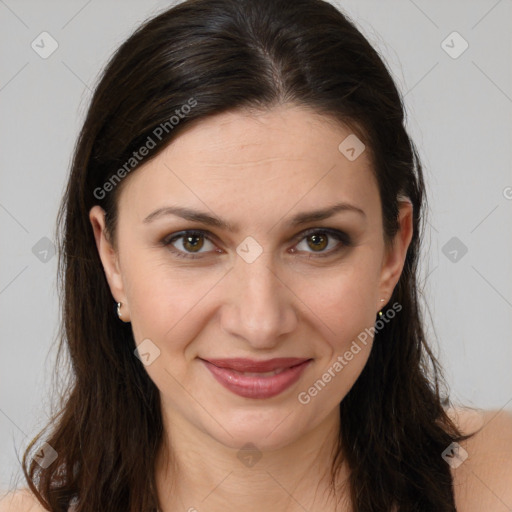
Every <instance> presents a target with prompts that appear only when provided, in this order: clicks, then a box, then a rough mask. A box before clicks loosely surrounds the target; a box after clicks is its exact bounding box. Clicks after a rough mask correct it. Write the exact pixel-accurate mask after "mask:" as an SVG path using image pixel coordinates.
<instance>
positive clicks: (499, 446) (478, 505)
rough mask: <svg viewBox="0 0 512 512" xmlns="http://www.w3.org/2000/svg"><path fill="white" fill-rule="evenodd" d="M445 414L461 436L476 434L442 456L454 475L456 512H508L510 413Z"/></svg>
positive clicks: (511, 493) (511, 494)
mask: <svg viewBox="0 0 512 512" xmlns="http://www.w3.org/2000/svg"><path fill="white" fill-rule="evenodd" d="M447 413H448V415H449V416H450V417H451V418H452V419H453V420H454V422H455V424H456V425H458V427H459V428H460V430H461V431H462V433H463V434H472V433H475V434H474V436H472V437H470V438H469V439H467V440H465V441H461V442H460V443H459V446H458V447H457V446H456V447H452V449H451V450H450V451H449V452H448V453H446V454H445V460H447V462H448V463H449V464H450V466H451V471H452V474H453V485H454V493H455V501H456V506H457V511H458V512H481V511H482V510H485V511H487V512H509V511H510V510H512V413H511V412H509V411H505V410H476V409H461V408H457V409H449V410H447ZM453 448H455V449H453ZM443 453H444V452H443ZM447 455H448V456H447Z"/></svg>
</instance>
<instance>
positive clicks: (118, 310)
mask: <svg viewBox="0 0 512 512" xmlns="http://www.w3.org/2000/svg"><path fill="white" fill-rule="evenodd" d="M122 305H123V303H122V302H118V303H117V316H118V317H119V318H121V317H122V315H121V306H122Z"/></svg>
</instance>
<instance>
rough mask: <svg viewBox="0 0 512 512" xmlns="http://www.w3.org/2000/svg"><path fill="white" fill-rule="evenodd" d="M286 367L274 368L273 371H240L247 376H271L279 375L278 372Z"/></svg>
mask: <svg viewBox="0 0 512 512" xmlns="http://www.w3.org/2000/svg"><path fill="white" fill-rule="evenodd" d="M285 369H286V368H279V369H277V370H273V371H271V372H265V373H261V372H238V373H241V374H242V375H246V376H247V377H271V376H272V375H277V374H278V373H281V372H284V370H285Z"/></svg>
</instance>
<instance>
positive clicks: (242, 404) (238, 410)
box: [90, 106, 412, 449]
mask: <svg viewBox="0 0 512 512" xmlns="http://www.w3.org/2000/svg"><path fill="white" fill-rule="evenodd" d="M350 134H351V131H350V130H349V129H347V128H343V127H341V126H339V125H337V124H334V123H333V122H332V121H330V120H328V119H326V118H325V117H321V116H319V115H317V114H316V113H314V112H312V111H309V110H306V109H302V108H298V107H296V106H282V107H279V108H276V109H274V110H272V111H269V112H265V113H258V114H254V113H253V114H248V113H242V112H231V113H226V114H221V115H217V116H215V117H211V118H209V119H207V120H204V121H201V122H199V123H198V124H195V125H192V126H191V127H190V128H189V129H187V130H186V131H184V132H183V133H182V134H181V135H180V136H178V137H177V138H176V139H175V140H174V141H173V142H172V143H171V144H170V145H169V146H168V147H167V149H166V150H165V151H163V152H162V153H160V154H159V155H158V156H157V157H156V158H155V159H153V160H152V161H149V162H147V163H146V164H144V165H142V166H141V167H139V168H138V169H137V170H136V171H133V174H132V175H129V176H128V177H126V178H125V180H126V182H125V183H123V189H122V192H121V194H120V197H119V221H118V227H117V230H118V231H117V244H118V245H117V251H114V249H113V248H112V246H111V245H110V244H109V243H108V241H107V239H106V237H105V232H104V218H103V210H102V209H101V208H100V207H99V206H95V207H94V208H93V209H92V210H91V212H90V220H91V223H92V225H93V228H94V232H95V236H96V243H97V247H98V250H99V253H100V256H101V259H102V262H103V265H104V270H105V273H106V276H107V279H108V282H109V285H110V288H111V291H112V295H113V297H114V299H115V300H116V301H118V302H122V303H123V306H122V309H121V312H122V315H123V316H122V318H123V320H124V321H130V322H131V325H132V329H133V335H134V338H135V342H136V344H137V345H139V344H140V343H142V342H143V341H144V340H150V341H144V343H145V344H146V345H144V347H145V349H144V351H141V352H144V353H146V354H148V355H146V356H145V357H146V362H147V363H149V364H147V365H145V366H144V367H145V369H146V371H147V373H148V375H149V377H150V378H151V379H152V380H153V381H154V383H155V385H156V386H157V387H158V389H159V391H160V396H161V404H162V408H163V413H164V416H165V417H167V419H168V421H170V422H173V421H175V422H176V423H178V422H179V423H181V424H182V425H187V426H188V427H190V428H192V429H193V430H196V431H198V432H201V433H203V434H206V435H207V436H210V437H211V438H214V439H216V440H217V441H219V442H221V443H222V444H224V445H226V446H230V447H233V448H240V447H241V446H242V445H244V444H245V443H246V442H248V441H251V442H252V443H254V444H255V445H257V446H258V447H259V448H262V449H275V448H279V447H282V446H284V445H286V444H287V443H290V442H292V441H293V440H296V439H298V438H299V437H300V436H301V435H305V434H306V433H307V432H309V431H311V430H312V429H314V428H315V427H316V426H318V425H319V424H320V423H321V422H322V421H324V420H326V418H328V417H332V415H336V414H337V408H338V405H339V403H340V402H341V401H342V400H343V398H344V397H345V395H346V394H347V392H348V391H349V390H350V388H351V387H352V385H353V384H354V382H355V381H356V380H357V378H358V376H359V375H360V373H361V371H362V370H363V368H364V366H365V364H366V362H367V359H368V356H369V353H370V350H371V346H372V337H371V335H370V336H367V339H366V343H361V341H359V342H357V346H358V347H359V351H357V352H356V349H354V348H353V347H354V341H357V340H358V339H359V340H360V339H361V336H360V335H361V333H365V332H366V333H369V332H371V331H369V329H370V328H372V327H373V326H374V325H375V320H376V314H377V312H378V311H379V310H380V309H381V308H382V307H383V306H384V305H385V304H386V303H387V302H388V300H389V297H390V295H391V293H392V291H393V288H394V286H395V284H396V283H397V281H398V278H399V276H400V273H401V270H402V267H403V263H404V259H405V255H406V250H407V246H408V244H409V242H410V238H411V235H412V233H411V213H412V211H411V208H412V207H411V205H410V203H404V204H402V206H401V209H400V222H401V230H400V232H399V234H398V235H397V237H396V240H395V243H394V245H393V246H392V247H390V248H389V249H388V248H387V246H386V245H385V243H384V235H383V228H382V216H381V203H380V198H379V192H378V188H377V184H376V182H375V179H374V177H373V175H372V171H371V166H370V165H371V164H370V160H369V155H368V154H367V152H366V151H363V153H362V154H361V155H360V156H359V157H357V158H356V159H355V160H349V159H348V158H347V157H346V156H345V155H344V154H343V153H342V152H340V150H339V149H338V146H339V145H340V143H341V142H342V141H343V140H344V139H345V138H346V137H347V136H349V135H350ZM340 203H343V204H344V205H345V206H344V207H339V208H338V209H337V210H336V211H334V212H331V214H330V215H329V216H327V215H326V216H325V218H322V219H320V218H319V217H317V218H316V219H315V218H309V219H305V222H299V221H300V220H301V219H300V216H304V214H306V213H311V212H313V211H318V210H326V209H329V208H332V207H333V206H335V205H338V204H340ZM168 207H172V208H182V209H185V208H186V209H189V210H196V211H199V212H202V213H204V214H205V215H208V216H210V217H214V218H216V219H218V220H219V221H218V222H217V223H216V224H210V223H207V222H206V221H205V219H204V218H203V219H200V218H198V217H196V218H195V219H192V218H188V219H185V218H182V217H180V216H178V215H176V214H172V213H169V212H168V213H167V214H166V213H162V212H161V213H160V214H158V213H156V214H155V213H154V212H156V211H158V210H160V209H163V208H168ZM302 220H304V219H302ZM224 224H225V225H224ZM187 231H193V232H192V233H190V232H189V233H187ZM381 298H383V299H385V301H384V302H381V301H380V299H381ZM389 306H390V304H389ZM365 329H367V330H366V331H365ZM358 336H359V338H358ZM351 347H352V348H351ZM347 352H351V353H352V357H350V359H349V358H348V357H346V355H347ZM340 357H341V358H342V360H343V361H344V363H341V361H340V359H339V358H340ZM228 358H243V359H250V360H255V361H258V362H259V361H267V360H269V359H274V358H299V359H300V360H307V362H305V363H304V364H302V365H299V366H296V367H295V368H290V366H291V363H286V362H285V363H282V364H283V365H284V366H286V364H288V367H287V369H284V371H282V372H281V371H280V375H279V376H277V375H276V376H273V377H265V376H262V375H261V373H260V375H258V376H251V375H246V376H240V374H238V373H236V372H235V371H234V370H226V369H224V370H220V369H219V368H218V367H217V366H215V368H216V370H215V368H213V366H212V365H211V363H207V362H205V361H209V360H213V359H228ZM336 362H338V365H336ZM217 363H218V362H217ZM219 364H220V365H222V363H219ZM226 364H228V366H229V364H232V363H226ZM340 365H341V369H340ZM247 368H249V369H251V368H250V367H245V369H247ZM235 369H236V368H235ZM239 370H240V371H241V369H240V368H239ZM252 370H253V372H252V373H259V372H257V371H256V372H255V371H254V370H255V369H254V368H252ZM280 370H283V368H280ZM326 372H327V373H329V374H330V376H331V378H330V379H329V378H328V377H325V376H324V377H322V376H323V375H325V373H326ZM251 379H253V380H251ZM265 379H270V380H265ZM319 379H320V380H322V382H323V385H318V380H319ZM223 382H224V383H223ZM315 382H316V383H317V385H316V387H315ZM313 388H314V389H316V392H315V391H314V390H313V391H311V390H312V389H313Z"/></svg>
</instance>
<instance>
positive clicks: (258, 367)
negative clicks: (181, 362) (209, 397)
mask: <svg viewBox="0 0 512 512" xmlns="http://www.w3.org/2000/svg"><path fill="white" fill-rule="evenodd" d="M200 360H201V361H202V363H203V364H204V365H205V366H206V368H208V370H209V371H210V373H211V374H212V375H213V377H214V378H215V379H216V380H217V382H219V383H220V384H221V385H222V386H224V388H226V389H228V390H229V391H231V392H233V393H235V394H236V395H239V396H242V397H245V398H259V399H261V398H270V397H273V396H276V395H278V394H280V393H282V392H283V391H284V390H286V389H288V388H289V387H290V386H292V384H294V383H295V382H297V380H298V379H299V378H300V376H301V375H302V373H303V372H304V370H305V369H306V368H307V367H308V366H309V365H310V364H311V362H312V361H313V359H311V358H309V359H305V358H295V357H294V358H276V359H270V360H267V361H254V360H250V359H209V360H206V359H200Z"/></svg>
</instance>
